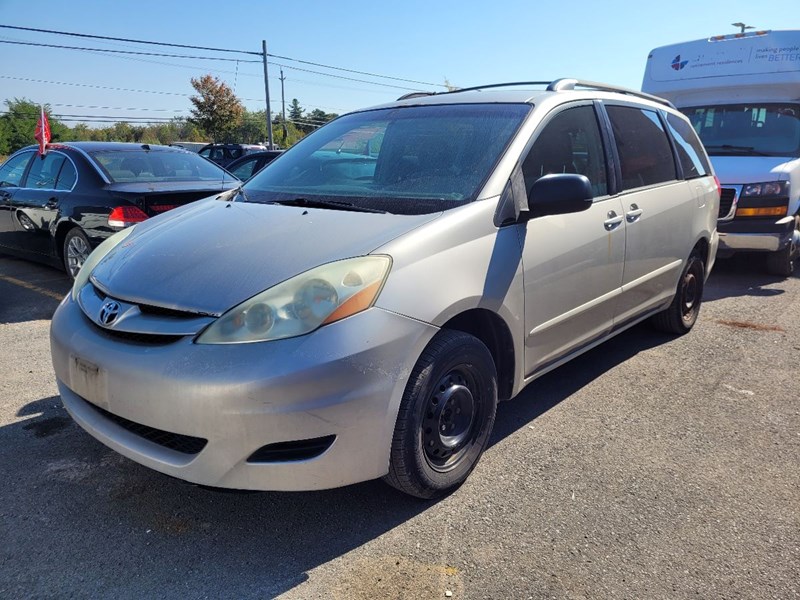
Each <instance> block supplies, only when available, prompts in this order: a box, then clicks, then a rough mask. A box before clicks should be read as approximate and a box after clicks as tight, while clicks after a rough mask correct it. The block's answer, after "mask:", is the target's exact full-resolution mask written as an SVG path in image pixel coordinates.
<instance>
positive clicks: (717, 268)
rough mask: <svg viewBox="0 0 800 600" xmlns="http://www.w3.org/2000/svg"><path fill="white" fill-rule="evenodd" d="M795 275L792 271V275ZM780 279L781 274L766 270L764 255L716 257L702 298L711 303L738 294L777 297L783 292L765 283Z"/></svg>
mask: <svg viewBox="0 0 800 600" xmlns="http://www.w3.org/2000/svg"><path fill="white" fill-rule="evenodd" d="M796 276H797V273H796V272H795V274H794V275H793V277H796ZM783 280H784V278H783V277H779V276H777V275H770V274H769V273H767V270H766V261H765V257H764V256H761V255H758V254H752V255H737V256H732V257H731V258H724V259H717V262H716V263H715V264H714V269H713V270H712V271H711V276H710V277H709V278H708V281H707V282H706V287H705V290H704V292H703V301H704V302H714V301H715V300H720V299H723V298H735V297H739V296H754V297H770V296H778V295H780V294H783V293H784V291H783V290H781V289H775V288H771V287H769V286H771V285H774V284H776V283H779V282H781V281H783Z"/></svg>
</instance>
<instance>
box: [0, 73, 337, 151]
mask: <svg viewBox="0 0 800 600" xmlns="http://www.w3.org/2000/svg"><path fill="white" fill-rule="evenodd" d="M207 78H210V76H206V77H204V78H201V79H202V80H206V82H205V83H206V84H209V86H208V87H209V89H210V88H212V87H214V86H217V87H226V86H225V84H223V83H221V82H219V81H216V80H214V78H211V82H209V81H208V80H207ZM192 82H193V84H194V83H195V80H192ZM212 84H213V85H212ZM204 85H205V84H204ZM195 89H197V87H196V88H195ZM198 91H199V90H198ZM223 92H224V90H223ZM228 92H230V90H228ZM223 95H224V94H223ZM228 98H229V99H231V98H233V100H235V102H234V104H236V103H238V109H237V108H234V109H233V113H235V114H238V115H239V116H238V118H237V119H235V120H233V121H231V120H230V119H229V121H228V124H227V125H224V126H219V125H217V124H215V123H216V122H215V123H212V122H210V121H208V122H206V123H207V127H209V128H210V129H206V126H203V125H201V124H200V121H199V120H198V119H197V118H196V115H195V112H196V110H197V109H196V108H195V110H193V111H192V113H193V116H192V118H190V119H185V118H174V119H172V120H170V121H168V122H165V123H158V124H152V125H138V124H133V123H127V122H124V121H120V122H118V123H114V124H112V125H108V126H106V127H90V126H89V125H87V124H85V123H78V124H76V125H75V127H73V128H70V127H68V126H67V125H65V124H64V123H61V122H60V121H59V120H58V119H57V118H55V117H53V116H52V113H51V112H50V107H49V106H45V112H46V113H47V116H48V120H49V122H50V131H51V134H52V141H53V142H58V141H62V142H65V141H76V142H88V141H97V142H134V143H139V144H172V143H174V142H178V141H183V142H207V141H211V140H212V139H214V138H215V136H220V135H222V137H216V139H217V141H222V140H224V141H233V142H239V143H244V144H255V143H264V142H266V141H267V139H268V135H267V119H266V115H265V111H263V110H261V111H252V112H251V111H248V110H247V109H245V108H244V107H242V106H241V103H239V101H238V99H236V97H235V96H233V94H232V92H231V93H230V96H228ZM193 103H194V101H193ZM5 105H6V110H7V112H6V114H4V115H1V116H0V158H2V157H5V156H8V155H10V154H12V153H14V152H16V151H17V150H19V149H20V148H22V147H24V146H29V145H31V144H35V143H36V140H35V139H34V137H33V135H34V131H35V129H36V122H37V120H38V119H39V111H40V107H39V105H38V104H35V103H33V102H31V101H30V100H27V99H24V98H23V99H17V98H14V99H13V100H6V101H5ZM195 106H196V105H195ZM289 108H290V110H289V114H288V115H287V119H286V122H285V123H284V121H283V118H282V116H281V115H280V114H278V115H277V116H275V115H273V120H272V130H273V141H274V143H275V144H276V145H278V146H280V147H281V148H289V147H290V146H292V145H293V144H295V143H297V142H298V141H299V140H301V139H302V138H303V137H304V136H305V135H306V134H308V133H310V132H312V131H314V130H315V129H317V126H318V125H321V124H323V123H326V122H328V121H330V120H332V119H334V118H336V117H337V116H338V115H336V114H333V113H326V112H324V111H322V110H320V109H314V110H312V111H311V112H309V113H304V111H303V108H302V106H301V105H300V102H299V101H298V100H297V99H296V98H295V99H294V100H292V103H291V106H290V107H289ZM204 122H205V121H204ZM232 123H233V124H232ZM215 128H216V129H215ZM220 131H223V132H224V134H220V133H219V132H220ZM215 132H217V133H215Z"/></svg>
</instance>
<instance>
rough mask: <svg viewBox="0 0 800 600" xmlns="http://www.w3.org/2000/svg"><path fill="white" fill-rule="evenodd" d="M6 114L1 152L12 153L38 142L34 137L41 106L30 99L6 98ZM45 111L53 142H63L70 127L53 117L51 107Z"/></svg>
mask: <svg viewBox="0 0 800 600" xmlns="http://www.w3.org/2000/svg"><path fill="white" fill-rule="evenodd" d="M5 103H6V114H4V115H3V116H1V117H0V121H2V125H0V154H12V153H14V152H16V151H17V150H19V149H20V148H23V147H25V146H27V145H29V144H34V143H36V140H35V139H34V137H33V134H34V132H35V131H36V122H37V121H38V120H39V115H40V114H41V107H40V105H38V104H34V103H33V102H31V101H30V100H26V99H24V98H23V99H18V98H14V99H13V100H6V101H5ZM44 112H45V114H46V115H47V120H48V122H49V123H50V136H51V141H53V142H59V141H61V142H63V141H66V140H67V139H68V138H69V132H70V129H69V127H67V126H66V125H64V124H63V123H61V122H59V121H58V120H57V119H55V118H54V117H53V115H52V114H51V112H50V107H49V106H47V105H45V107H44Z"/></svg>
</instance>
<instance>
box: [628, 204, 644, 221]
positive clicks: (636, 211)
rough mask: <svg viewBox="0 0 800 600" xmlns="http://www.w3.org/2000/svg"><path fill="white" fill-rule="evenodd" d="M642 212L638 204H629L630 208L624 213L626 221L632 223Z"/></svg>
mask: <svg viewBox="0 0 800 600" xmlns="http://www.w3.org/2000/svg"><path fill="white" fill-rule="evenodd" d="M643 212H644V211H643V210H642V209H641V208H639V206H638V205H636V204H631V208H630V210H629V211H628V212H626V213H625V218H626V219H627V220H628V223H633V222H634V221H637V220H638V219H639V217H641V216H642V213H643Z"/></svg>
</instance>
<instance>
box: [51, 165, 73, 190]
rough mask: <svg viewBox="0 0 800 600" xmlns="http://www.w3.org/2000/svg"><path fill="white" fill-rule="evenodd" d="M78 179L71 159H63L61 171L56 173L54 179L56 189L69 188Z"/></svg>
mask: <svg viewBox="0 0 800 600" xmlns="http://www.w3.org/2000/svg"><path fill="white" fill-rule="evenodd" d="M77 180H78V173H76V172H75V166H74V165H73V164H72V161H69V160H65V161H64V166H62V167H61V172H60V173H59V174H58V180H57V181H56V189H57V190H71V189H72V187H73V186H74V185H75V182H76V181H77Z"/></svg>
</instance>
